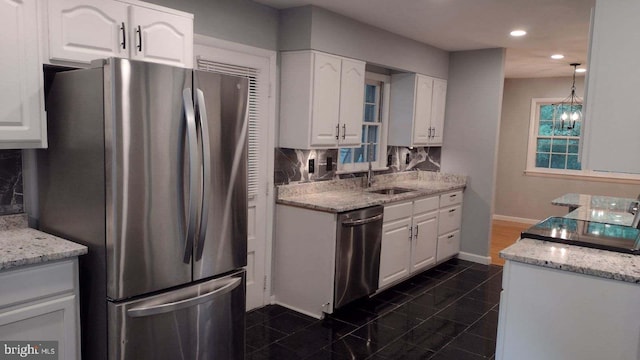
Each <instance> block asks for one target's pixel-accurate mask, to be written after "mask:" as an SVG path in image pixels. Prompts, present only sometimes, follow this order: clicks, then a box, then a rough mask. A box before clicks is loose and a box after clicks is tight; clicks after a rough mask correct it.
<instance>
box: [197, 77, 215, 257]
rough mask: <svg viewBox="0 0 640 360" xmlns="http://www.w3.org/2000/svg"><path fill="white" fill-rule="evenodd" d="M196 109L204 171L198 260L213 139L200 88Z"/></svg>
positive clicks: (206, 213) (199, 250)
mask: <svg viewBox="0 0 640 360" xmlns="http://www.w3.org/2000/svg"><path fill="white" fill-rule="evenodd" d="M196 109H197V113H198V115H199V117H200V131H201V132H202V134H201V137H202V168H203V173H204V176H203V183H204V185H203V191H202V211H201V215H200V216H201V217H200V229H199V230H198V242H197V243H196V260H200V259H202V253H203V252H204V241H205V239H206V235H207V224H208V223H209V221H208V219H209V201H210V198H211V140H210V138H209V123H208V119H207V107H206V103H205V99H204V92H203V91H202V90H200V89H196Z"/></svg>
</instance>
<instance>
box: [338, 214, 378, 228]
mask: <svg viewBox="0 0 640 360" xmlns="http://www.w3.org/2000/svg"><path fill="white" fill-rule="evenodd" d="M382 215H383V214H378V215H376V216H372V217H369V218H366V219H360V220H349V221H343V222H342V226H358V225H363V224H368V223H372V222H374V221H378V220H382Z"/></svg>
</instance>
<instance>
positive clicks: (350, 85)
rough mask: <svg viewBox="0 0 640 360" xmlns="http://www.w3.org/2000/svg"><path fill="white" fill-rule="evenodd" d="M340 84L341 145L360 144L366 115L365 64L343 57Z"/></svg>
mask: <svg viewBox="0 0 640 360" xmlns="http://www.w3.org/2000/svg"><path fill="white" fill-rule="evenodd" d="M340 84H341V88H340V131H341V133H340V139H339V142H340V146H359V145H360V143H361V142H362V118H363V116H364V106H363V101H364V84H365V64H364V63H363V62H362V61H354V60H349V59H343V60H342V74H341V80H340Z"/></svg>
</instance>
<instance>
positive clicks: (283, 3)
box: [254, 0, 594, 77]
mask: <svg viewBox="0 0 640 360" xmlns="http://www.w3.org/2000/svg"><path fill="white" fill-rule="evenodd" d="M254 1H256V2H258V3H261V4H265V5H268V6H271V7H274V8H278V9H284V8H289V7H296V6H304V5H310V4H311V5H316V6H319V7H322V8H325V9H327V10H330V11H333V12H336V13H339V14H342V15H344V16H347V17H350V18H353V19H356V20H358V21H361V22H363V23H367V24H370V25H373V26H376V27H379V28H382V29H385V30H388V31H390V32H393V33H396V34H399V35H402V36H405V37H408V38H411V39H414V40H417V41H420V42H423V43H426V44H430V45H433V46H436V47H438V48H441V49H444V50H449V51H458V50H475V49H484V48H494V47H504V48H506V49H507V59H506V67H505V74H506V76H507V77H550V76H571V74H572V68H571V67H570V66H569V65H568V64H569V63H571V62H580V63H583V64H585V63H586V57H587V42H588V32H589V18H590V12H591V7H592V6H593V4H594V0H254ZM515 28H519V29H524V30H526V31H527V32H528V34H527V35H526V36H524V37H522V38H513V37H511V36H509V32H510V31H511V30H513V29H515ZM555 53H561V54H564V55H565V58H564V59H562V60H552V59H550V58H549V56H551V55H552V54H555Z"/></svg>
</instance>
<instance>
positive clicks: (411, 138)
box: [388, 73, 447, 146]
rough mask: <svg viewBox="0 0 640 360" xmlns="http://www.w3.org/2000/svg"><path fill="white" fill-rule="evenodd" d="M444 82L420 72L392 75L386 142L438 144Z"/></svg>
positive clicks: (415, 144)
mask: <svg viewBox="0 0 640 360" xmlns="http://www.w3.org/2000/svg"><path fill="white" fill-rule="evenodd" d="M446 94H447V81H446V80H441V79H436V78H432V77H429V76H425V75H420V74H406V73H405V74H396V75H392V76H391V111H390V118H389V123H390V124H389V140H388V144H389V145H394V146H440V145H442V131H443V128H444V108H445V101H446Z"/></svg>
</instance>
